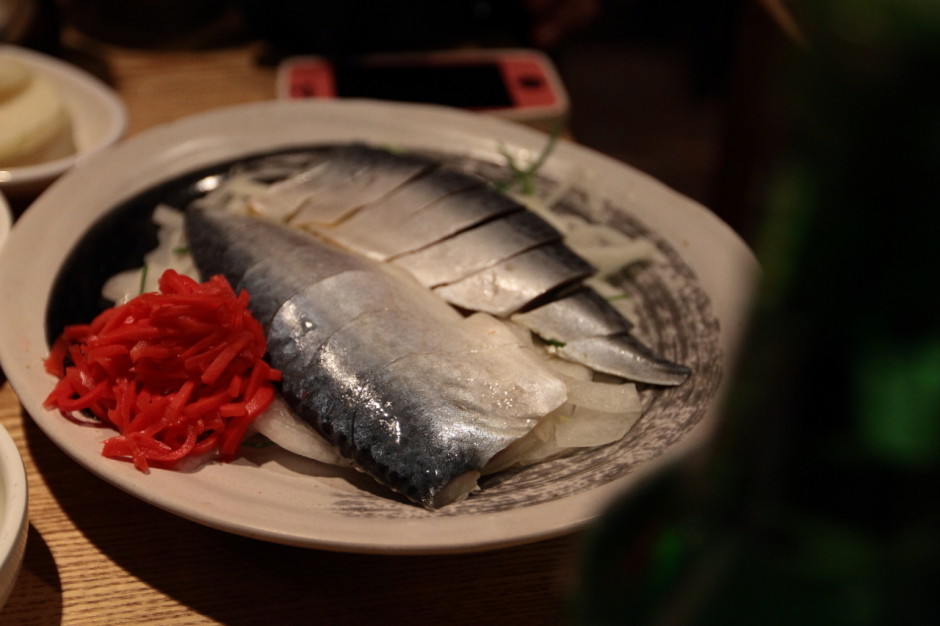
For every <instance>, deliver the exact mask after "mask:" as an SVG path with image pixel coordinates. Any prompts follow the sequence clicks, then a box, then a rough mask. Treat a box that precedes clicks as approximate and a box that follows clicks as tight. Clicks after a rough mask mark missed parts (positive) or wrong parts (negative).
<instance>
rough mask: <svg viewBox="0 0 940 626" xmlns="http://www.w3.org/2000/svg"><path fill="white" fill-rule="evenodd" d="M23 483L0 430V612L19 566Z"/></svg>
mask: <svg viewBox="0 0 940 626" xmlns="http://www.w3.org/2000/svg"><path fill="white" fill-rule="evenodd" d="M27 501H28V497H27V483H26V471H25V470H24V469H23V459H22V457H20V452H19V450H18V449H17V447H16V444H15V443H13V439H11V438H10V434H9V433H8V432H7V431H6V429H4V428H3V426H0V608H2V607H3V605H4V604H5V603H6V601H7V598H8V597H9V596H10V591H11V590H12V589H13V585H14V583H16V578H17V576H18V575H19V573H20V565H22V563H23V553H24V551H25V550H26V534H27V532H28V530H29V522H28V514H27V506H26V504H27Z"/></svg>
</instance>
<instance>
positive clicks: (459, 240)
mask: <svg viewBox="0 0 940 626" xmlns="http://www.w3.org/2000/svg"><path fill="white" fill-rule="evenodd" d="M559 239H561V233H560V232H558V230H556V229H555V227H554V226H552V225H551V224H549V223H548V222H546V221H545V220H543V219H542V218H541V217H539V216H538V215H537V214H535V213H532V212H531V211H516V212H515V213H510V214H509V215H506V216H503V217H501V218H497V219H494V220H492V221H489V222H486V223H485V224H482V225H481V226H479V227H478V228H473V229H470V230H466V231H463V232H462V233H459V234H457V235H454V236H453V237H450V238H449V239H445V240H444V241H441V242H440V243H438V244H437V245H433V246H430V247H427V248H422V249H420V250H416V251H415V252H411V253H408V254H405V255H402V256H398V257H395V258H394V259H392V263H394V264H395V265H398V266H399V267H402V268H404V269H405V270H407V271H408V272H409V273H411V275H412V276H414V277H415V278H416V279H417V280H418V282H420V283H421V284H422V285H424V286H425V287H439V286H440V285H446V284H448V283H452V282H455V281H458V280H460V279H462V278H466V277H467V276H469V275H470V274H475V273H476V272H479V271H480V270H483V269H486V268H488V267H492V266H493V265H495V264H497V263H499V262H500V261H505V260H506V259H508V258H510V257H513V256H515V255H517V254H520V253H522V252H525V251H526V250H529V249H531V248H534V247H536V246H539V245H541V244H544V243H549V242H552V241H558V240H559Z"/></svg>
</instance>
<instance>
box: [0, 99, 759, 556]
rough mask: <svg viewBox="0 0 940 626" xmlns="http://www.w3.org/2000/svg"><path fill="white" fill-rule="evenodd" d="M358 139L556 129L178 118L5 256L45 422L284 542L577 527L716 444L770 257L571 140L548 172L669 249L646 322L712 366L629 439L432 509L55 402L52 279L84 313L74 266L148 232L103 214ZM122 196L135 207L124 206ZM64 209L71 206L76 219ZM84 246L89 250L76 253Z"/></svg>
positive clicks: (661, 397) (358, 547)
mask: <svg viewBox="0 0 940 626" xmlns="http://www.w3.org/2000/svg"><path fill="white" fill-rule="evenodd" d="M352 140H359V141H368V142H371V143H376V144H392V145H398V146H404V147H408V148H414V149H422V150H433V151H444V152H447V153H449V154H455V155H461V156H463V157H466V158H467V159H470V160H472V161H476V160H480V162H488V163H499V162H502V159H503V157H502V156H500V152H499V148H500V146H501V145H505V146H506V148H507V149H509V150H511V151H514V152H518V151H522V150H529V151H533V152H534V151H538V150H540V149H541V148H542V146H543V145H544V144H545V141H546V136H545V135H544V134H542V133H539V132H536V131H533V130H531V129H529V128H526V127H523V126H519V125H516V124H513V123H511V122H506V121H501V120H498V119H495V118H491V117H486V116H482V115H475V114H471V113H465V112H460V111H455V110H451V109H444V108H438V107H428V106H415V105H400V104H386V103H377V102H369V101H340V102H326V101H316V102H267V103H260V104H253V105H246V106H239V107H235V108H231V109H222V110H218V111H214V112H210V113H206V114H201V115H198V116H195V117H191V118H187V119H184V120H180V121H178V122H175V123H172V124H168V125H164V126H162V127H159V128H156V129H154V130H152V131H150V132H147V133H144V134H142V135H140V136H137V137H135V138H133V139H131V140H129V141H127V142H125V143H123V144H121V145H120V146H118V147H117V148H115V149H114V150H110V151H107V152H104V153H102V154H100V155H98V156H96V157H94V158H91V159H89V160H88V162H87V163H86V165H85V166H83V167H81V168H78V169H76V170H74V171H72V172H70V173H69V174H67V175H66V176H64V177H63V178H62V179H60V180H59V181H58V182H56V183H55V184H54V185H53V186H52V187H51V188H50V189H49V190H48V191H47V192H46V193H45V194H43V196H42V197H41V198H40V199H39V200H38V201H37V202H36V203H35V204H34V205H33V206H32V207H31V208H30V210H29V211H27V212H26V214H25V215H24V216H23V218H21V220H20V222H19V223H18V224H17V228H16V229H15V231H14V233H13V235H12V237H11V238H10V239H9V241H8V242H7V246H6V249H5V250H4V251H3V253H2V256H0V303H2V304H0V312H2V316H3V319H4V320H5V324H4V328H3V329H2V332H3V334H2V336H0V359H2V363H3V367H4V370H5V371H6V373H7V375H8V377H9V378H10V381H11V382H12V384H13V385H14V387H15V389H16V391H17V393H18V395H19V397H20V398H21V400H22V402H23V404H24V405H25V407H26V409H27V410H28V411H29V413H30V414H31V415H32V417H33V419H34V420H35V421H36V422H37V423H38V424H39V426H40V427H41V428H42V429H43V431H45V432H46V433H47V434H48V435H49V437H50V438H51V439H52V440H53V441H54V442H55V443H56V444H57V445H58V446H59V447H61V448H62V449H63V450H64V451H66V452H67V453H68V454H69V455H71V456H72V457H73V458H75V459H76V460H77V461H78V462H79V463H81V464H82V465H84V466H85V467H87V468H88V469H89V470H90V471H92V472H94V473H95V474H97V475H98V476H100V477H102V478H104V479H105V480H107V481H109V482H111V483H113V484H115V485H117V486H118V487H120V488H122V489H124V490H126V491H128V492H130V493H131V494H134V495H136V496H138V497H140V498H141V499H143V500H145V501H147V502H150V503H152V504H154V505H156V506H159V507H162V508H164V509H166V510H169V511H172V512H174V513H176V514H179V515H181V516H183V517H186V518H189V519H192V520H195V521H197V522H201V523H203V524H207V525H209V526H213V527H216V528H219V529H223V530H226V531H230V532H233V533H238V534H242V535H247V536H252V537H258V538H261V539H265V540H269V541H274V542H281V543H287V544H293V545H299V546H308V547H317V548H323V549H333V550H348V551H364V552H385V553H435V552H458V551H470V550H480V549H486V548H494V547H498V546H505V545H511V544H518V543H523V542H527V541H534V540H537V539H542V538H547V537H551V536H554V535H558V534H562V533H565V532H568V531H571V530H573V529H575V528H578V527H581V526H582V525H584V524H585V523H587V522H588V521H589V520H591V519H593V518H594V517H596V515H597V514H598V513H599V511H601V510H602V509H603V508H604V507H605V506H606V505H607V503H608V502H609V501H610V500H611V499H612V498H613V497H615V496H617V495H618V494H620V493H622V492H623V491H624V490H625V489H629V487H630V486H631V485H632V484H633V483H634V481H635V480H636V478H637V476H638V475H640V474H642V473H643V472H644V471H650V470H652V469H654V468H655V467H656V466H657V465H658V464H659V463H662V462H664V461H665V460H667V459H668V458H670V457H673V456H675V455H679V454H682V453H683V452H684V451H686V450H687V449H688V448H690V447H691V446H693V445H695V444H696V443H697V442H699V441H700V439H701V438H702V435H703V434H704V433H705V432H706V431H707V430H708V424H709V423H710V421H711V420H710V417H711V415H712V414H713V413H714V411H715V408H716V404H717V401H718V398H719V397H720V396H721V391H722V387H723V385H724V380H725V378H726V376H725V373H726V372H727V370H728V368H729V363H730V355H732V354H734V353H735V349H736V343H737V341H738V336H739V332H740V330H741V326H742V324H743V318H744V310H745V308H746V306H745V303H746V300H747V298H748V294H749V288H750V284H751V281H752V278H753V277H754V275H755V272H756V264H755V261H754V258H753V256H752V254H751V253H750V252H749V250H748V249H747V248H746V246H745V245H744V244H743V243H742V242H741V241H740V240H739V239H738V238H737V237H736V236H735V235H734V234H733V233H732V231H731V230H730V229H729V228H728V227H727V226H726V225H724V224H723V223H722V222H720V221H719V220H718V219H716V218H715V217H714V216H713V214H711V213H710V212H708V211H707V210H706V209H704V208H703V207H701V206H699V205H697V204H695V203H693V202H691V201H690V200H688V199H686V198H684V197H682V196H680V195H679V194H677V193H675V192H673V191H671V190H669V189H668V188H666V187H665V186H663V185H662V184H660V183H658V182H656V181H655V180H653V179H651V178H650V177H648V176H646V175H644V174H641V173H639V172H637V171H635V170H633V169H631V168H629V167H627V166H625V165H623V164H621V163H618V162H616V161H613V160H611V159H609V158H606V157H604V156H602V155H599V154H597V153H595V152H592V151H589V150H586V149H584V148H581V147H579V146H577V145H574V144H571V143H568V142H564V141H562V142H560V143H559V145H558V146H557V148H556V151H555V152H554V154H553V156H552V157H551V158H550V159H549V161H548V162H547V163H546V165H545V167H544V170H543V172H544V175H545V177H546V178H547V179H554V180H567V179H570V178H571V177H572V176H574V175H576V174H577V173H583V172H587V173H589V174H590V176H591V177H592V178H591V181H592V182H591V190H590V191H591V193H590V196H589V198H590V199H591V200H592V201H591V202H581V201H579V198H580V199H581V200H584V199H585V197H584V196H583V195H579V194H578V193H575V194H574V195H573V196H572V198H573V200H574V203H575V204H579V202H580V204H583V205H584V208H585V210H586V211H590V212H593V215H592V216H591V217H592V218H593V219H597V220H605V221H608V222H610V223H612V224H614V225H616V226H617V227H619V228H622V229H624V230H628V231H631V232H632V234H635V235H637V236H640V237H644V238H646V239H648V240H649V241H650V242H651V243H652V244H653V245H655V246H656V247H657V248H658V249H659V252H660V253H661V256H662V257H663V259H664V260H663V261H662V262H661V263H657V264H656V265H655V266H653V267H650V268H648V269H647V270H645V271H643V272H640V273H639V274H638V275H637V276H636V277H634V278H632V279H631V280H632V281H633V280H635V281H636V282H635V285H636V294H635V297H636V299H637V302H638V306H639V308H640V311H641V313H642V317H643V319H642V320H641V321H640V323H639V325H638V327H637V331H638V333H640V334H641V338H643V339H646V340H647V341H649V342H650V343H652V344H653V346H654V347H655V348H657V349H659V350H660V351H663V352H665V354H666V356H668V357H672V358H675V359H677V360H680V361H682V362H684V363H686V364H688V365H691V366H692V367H693V369H695V374H694V375H693V377H692V378H691V379H690V380H689V381H687V382H686V383H685V384H683V385H681V386H680V387H678V388H673V389H667V390H656V391H648V392H644V394H643V398H644V403H645V405H646V415H645V416H644V418H643V419H642V420H641V421H640V422H639V423H638V425H637V426H636V427H635V428H634V430H633V431H632V432H631V434H630V435H628V437H627V438H626V439H625V440H624V441H622V442H620V443H618V444H613V445H611V446H606V447H604V448H601V449H599V450H591V451H588V452H584V453H580V454H578V455H575V456H574V457H570V458H566V459H559V460H556V461H551V462H549V463H545V464H542V465H539V466H536V467H533V468H529V469H526V470H523V471H519V472H515V473H511V474H506V475H503V476H499V477H498V478H496V479H494V480H491V481H489V482H488V483H487V485H486V488H485V489H484V490H483V491H482V492H481V493H479V494H476V495H474V496H472V497H471V498H469V499H468V500H466V501H464V502H460V503H456V504H454V505H451V506H448V507H445V508H443V509H441V510H439V511H436V512H430V511H426V510H424V509H421V508H419V507H415V506H413V505H410V504H407V503H404V502H402V501H400V500H398V499H396V498H394V497H389V496H388V494H387V493H386V492H384V491H383V490H382V489H381V488H378V487H376V486H373V484H372V482H371V480H368V479H365V478H363V477H361V476H359V475H357V474H355V473H354V472H344V471H339V470H334V469H330V468H326V467H323V466H320V465H318V464H316V463H313V462H306V461H304V460H301V459H299V458H297V457H294V456H293V455H290V454H289V453H286V452H283V451H281V450H278V449H270V448H269V449H266V450H260V451H249V452H246V454H245V455H244V456H243V457H242V458H239V459H238V460H236V461H235V462H232V463H229V464H220V463H213V464H209V465H207V466H204V467H202V468H201V469H199V470H198V471H195V472H190V473H184V472H176V471H164V470H155V471H153V472H151V473H150V474H149V475H144V474H141V473H139V472H137V471H136V470H134V469H133V467H132V466H131V465H130V464H128V463H124V462H118V461H112V460H107V459H104V458H103V457H101V455H100V448H101V442H102V441H103V439H105V438H106V437H107V436H109V433H107V432H103V430H102V429H98V428H91V427H87V426H80V425H76V424H74V423H71V422H69V421H67V420H65V419H63V418H62V417H61V416H60V415H59V414H57V413H53V412H49V411H46V410H45V409H43V407H42V401H43V399H44V398H45V396H46V395H47V394H48V393H49V391H50V389H51V388H52V385H53V382H54V381H53V379H52V378H51V377H50V376H48V375H47V374H45V373H44V372H43V368H42V360H43V358H44V357H45V355H46V352H47V345H48V344H47V337H46V323H44V322H46V321H47V320H48V319H51V317H55V316H54V315H53V316H51V317H50V318H47V317H46V316H47V315H48V314H49V311H50V294H52V293H53V292H55V294H56V298H55V300H57V301H58V302H57V304H56V305H55V307H52V308H54V309H58V311H59V313H60V314H61V313H62V312H63V311H65V315H69V314H72V315H74V310H75V309H74V308H72V307H71V304H70V303H69V302H67V301H63V295H62V294H63V290H62V289H59V290H55V289H54V287H55V285H56V277H57V275H59V272H60V269H63V267H64V272H65V274H64V276H65V279H64V280H65V281H66V283H67V285H68V289H66V290H64V291H65V293H66V294H72V295H76V297H78V299H79V300H81V299H83V298H84V299H87V298H88V297H91V298H95V297H96V294H94V293H91V292H92V291H93V289H94V288H93V287H88V286H84V287H80V286H79V283H80V282H81V281H82V280H83V276H84V274H83V272H85V271H86V270H85V269H83V268H86V267H88V268H90V267H91V266H93V265H95V264H96V263H98V260H91V259H90V257H89V256H88V255H89V254H92V256H94V255H100V256H99V257H98V258H99V260H103V261H104V262H107V261H108V258H109V255H119V254H120V253H121V252H120V251H121V249H122V246H127V245H131V246H132V247H133V246H134V245H136V244H134V243H133V241H134V239H135V237H137V234H136V232H137V231H135V230H134V228H133V227H132V226H133V225H132V224H131V223H129V222H126V221H122V220H123V218H121V219H118V220H117V221H109V222H101V221H99V220H101V218H102V216H105V215H108V216H109V217H110V218H113V217H114V216H116V215H117V216H121V215H124V216H126V215H127V214H128V212H127V210H126V209H128V208H129V209H135V207H136V210H137V211H138V212H139V210H140V209H141V207H143V209H144V210H149V208H152V205H153V204H155V203H156V202H157V201H158V200H162V199H164V198H165V197H166V196H167V195H168V193H169V191H168V190H170V191H171V190H172V189H174V186H175V185H178V183H177V182H171V183H170V184H169V185H164V186H158V185H159V184H162V183H164V181H178V180H179V177H181V176H182V175H184V174H188V173H191V172H193V171H194V170H202V169H206V170H207V171H214V170H213V166H215V165H217V164H218V163H220V162H224V161H232V160H237V159H240V158H245V157H246V156H248V155H256V154H259V153H266V152H271V151H275V150H280V149H285V148H292V147H299V146H311V145H317V144H324V143H331V142H333V143H335V142H347V141H352ZM196 179H198V176H197V177H195V178H193V177H190V178H189V179H188V180H189V181H190V183H191V182H192V181H193V180H196ZM169 195H172V193H169ZM119 205H123V206H124V208H125V210H123V212H122V211H117V212H115V211H114V208H115V207H117V206H119ZM131 213H133V211H131ZM63 214H68V215H69V217H70V219H69V220H67V221H66V220H61V219H60V218H61V215H63ZM96 224H98V229H99V230H98V232H99V233H100V232H101V230H100V229H101V228H104V229H105V231H106V232H113V233H114V236H113V237H110V238H106V239H104V240H100V239H99V240H98V242H97V243H96V244H95V245H93V246H88V245H85V246H84V248H82V247H81V246H79V248H76V246H77V245H78V244H79V243H80V242H86V244H87V241H88V236H86V231H88V230H89V229H90V228H91V227H92V226H94V225H96ZM102 241H106V242H109V243H105V244H102V243H101V242H102ZM128 242H130V243H128ZM89 248H90V250H91V252H89ZM73 250H78V252H75V253H74V255H72V254H73V253H72V251H73ZM82 250H84V251H82ZM70 255H72V256H70ZM89 271H90V270H89ZM108 271H110V268H109V269H108ZM92 282H93V281H92ZM89 293H91V295H90V296H89ZM64 297H65V300H68V299H69V297H70V296H64ZM69 311H72V313H69ZM59 321H61V320H59ZM57 323H59V322H55V321H53V324H57Z"/></svg>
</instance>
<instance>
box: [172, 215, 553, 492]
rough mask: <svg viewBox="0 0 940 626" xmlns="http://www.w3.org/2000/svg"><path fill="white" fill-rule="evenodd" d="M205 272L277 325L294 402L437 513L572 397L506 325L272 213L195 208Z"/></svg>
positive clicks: (272, 335) (276, 349)
mask: <svg viewBox="0 0 940 626" xmlns="http://www.w3.org/2000/svg"><path fill="white" fill-rule="evenodd" d="M186 234H187V238H188V241H189V246H190V250H191V252H192V254H193V257H194V259H195V261H196V265H197V267H198V268H199V270H200V272H201V273H203V274H204V275H205V274H211V273H222V274H223V275H225V276H226V278H227V279H228V280H229V282H231V283H232V284H233V285H238V286H239V287H240V288H243V289H245V290H246V291H248V293H249V294H256V293H263V294H264V296H263V297H261V298H256V297H254V296H252V300H251V303H250V306H251V309H252V312H253V313H254V314H255V315H256V316H257V317H259V318H260V319H263V320H266V330H265V332H266V335H267V338H268V356H269V358H270V360H271V364H272V365H273V366H274V367H276V368H278V369H280V370H281V372H282V375H283V380H282V392H283V395H284V398H285V400H286V401H287V403H288V404H289V405H290V407H291V408H292V410H294V411H295V412H296V413H297V414H298V415H299V416H300V417H301V418H302V419H304V420H305V421H307V422H308V423H310V424H311V425H312V426H313V427H314V428H315V429H316V430H317V431H319V432H320V433H321V434H322V435H323V436H324V437H325V438H326V439H327V440H328V441H329V442H330V443H331V444H332V445H334V446H336V447H337V448H338V449H339V451H340V453H341V454H342V455H343V456H344V457H345V458H347V459H349V460H350V461H352V462H353V464H354V465H355V466H356V467H358V468H359V469H361V470H362V471H364V472H366V473H367V474H369V475H371V476H372V477H373V478H375V479H376V480H377V481H378V482H380V483H382V484H384V485H387V486H388V487H390V488H392V489H394V490H396V491H398V492H400V493H402V494H404V495H405V496H407V497H408V498H410V499H411V500H413V501H414V502H417V503H419V504H421V505H423V506H425V507H428V508H435V507H438V506H441V505H443V504H446V503H448V502H450V501H452V500H454V499H458V498H460V497H463V496H465V495H466V494H467V493H468V492H469V491H471V490H472V489H473V488H474V487H475V485H476V477H477V476H478V475H479V472H480V470H481V469H482V468H483V467H484V466H485V465H486V464H487V462H488V461H489V460H490V459H491V458H492V457H493V456H495V455H496V454H497V453H498V452H499V451H501V450H503V449H504V448H506V447H507V446H508V445H509V444H510V443H512V442H514V441H516V440H517V439H519V438H520V437H522V436H524V435H525V434H526V433H528V432H529V431H530V430H531V429H532V428H533V427H534V426H535V424H536V423H537V422H538V420H539V419H540V418H541V417H542V416H544V415H546V414H547V413H549V412H550V411H552V410H553V409H555V408H557V407H558V406H560V405H561V404H562V403H563V402H564V401H565V399H566V397H567V395H566V394H567V392H566V387H565V384H564V383H562V382H561V381H560V380H559V379H558V378H557V377H556V376H555V375H554V374H552V373H551V372H550V371H549V370H548V369H547V368H546V367H545V365H544V364H543V362H542V360H541V359H540V358H539V357H538V356H536V355H534V354H533V353H531V351H530V350H528V349H526V348H525V347H523V346H522V345H521V343H518V342H511V341H507V339H506V333H505V332H504V333H501V334H500V333H495V334H494V333H491V332H485V328H484V327H483V326H482V325H481V322H480V320H479V318H477V317H475V316H474V317H471V318H468V319H464V318H463V317H462V316H461V315H460V314H458V313H457V312H456V311H455V310H454V309H453V308H452V307H450V306H448V305H447V304H446V303H444V302H443V301H442V300H441V299H440V298H437V297H436V296H434V295H433V294H432V293H431V292H430V291H429V290H428V289H426V288H424V287H422V286H421V285H419V284H418V283H416V282H415V281H414V279H412V278H411V277H410V276H408V275H407V274H405V273H403V272H398V271H394V270H393V268H391V267H390V266H388V265H385V264H379V263H376V262H372V261H370V260H368V259H365V258H363V257H361V256H359V255H356V254H353V253H351V252H347V251H344V250H341V249H339V248H337V247H335V246H334V245H331V244H329V243H327V242H325V241H323V240H320V239H317V238H316V237H314V236H313V235H311V234H309V233H304V232H302V231H299V230H297V229H292V228H289V227H287V226H284V225H282V224H279V223H275V222H273V221H270V220H267V219H263V218H253V217H249V216H246V215H239V214H236V213H233V212H230V211H225V210H212V209H205V208H199V207H191V208H190V209H189V210H188V211H187V212H186Z"/></svg>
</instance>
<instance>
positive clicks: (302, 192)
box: [252, 144, 431, 226]
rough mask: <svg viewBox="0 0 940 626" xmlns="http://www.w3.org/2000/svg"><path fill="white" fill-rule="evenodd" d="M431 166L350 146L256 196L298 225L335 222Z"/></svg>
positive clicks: (266, 208)
mask: <svg viewBox="0 0 940 626" xmlns="http://www.w3.org/2000/svg"><path fill="white" fill-rule="evenodd" d="M430 167H431V163H430V162H429V161H427V160H426V159H418V158H414V157H410V156H405V155H402V156H395V155H392V154H391V153H390V152H387V151H385V150H376V149H373V148H368V147H365V146H360V145H356V144H354V145H351V146H348V147H346V148H345V149H342V150H335V151H333V152H332V154H330V155H329V156H328V158H326V160H324V161H323V162H322V163H319V164H316V165H314V166H313V167H311V168H309V169H305V170H303V171H301V172H300V173H298V174H295V175H293V176H290V177H288V178H286V179H284V180H282V181H280V182H278V183H275V184H274V185H271V187H269V188H268V189H267V190H265V192H264V193H261V194H259V195H258V196H256V197H255V198H254V199H253V201H252V202H253V205H254V208H255V210H256V211H257V212H258V213H261V214H263V215H267V216H271V217H273V216H277V217H279V218H282V219H283V218H287V219H288V220H289V221H290V223H292V224H294V225H296V226H305V225H308V224H333V223H336V222H338V221H339V220H341V219H343V218H344V217H346V216H347V215H349V214H351V213H352V212H353V211H355V210H356V209H358V208H360V207H362V206H363V205H366V204H369V203H370V202H372V201H374V200H375V199H377V198H379V197H381V196H383V195H385V194H387V193H389V192H390V191H392V190H393V189H395V188H396V187H399V186H400V185H401V184H402V183H404V182H406V181H408V180H409V179H411V178H414V177H415V176H418V175H419V174H420V173H421V172H423V171H424V170H427V169H428V168H430Z"/></svg>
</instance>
